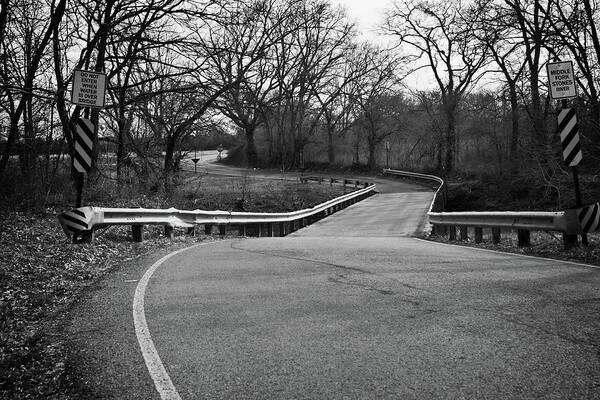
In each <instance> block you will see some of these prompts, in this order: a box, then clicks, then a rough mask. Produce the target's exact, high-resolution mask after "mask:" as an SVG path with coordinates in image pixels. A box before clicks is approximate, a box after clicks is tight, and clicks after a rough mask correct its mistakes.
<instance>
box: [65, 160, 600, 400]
mask: <svg viewBox="0 0 600 400" xmlns="http://www.w3.org/2000/svg"><path fill="white" fill-rule="evenodd" d="M207 168H209V169H211V171H214V169H213V168H214V167H213V166H208V167H207ZM227 168H229V167H227ZM217 169H218V171H220V172H223V171H224V169H222V167H221V166H219V167H218V168H217ZM232 171H235V169H229V172H232ZM237 171H238V173H242V171H240V170H237ZM267 175H268V174H267ZM373 180H374V181H376V182H377V184H378V187H380V183H381V189H382V192H381V193H380V194H378V195H376V196H373V197H371V198H369V199H367V200H365V201H363V202H360V203H357V204H355V205H353V206H351V207H349V208H347V209H345V210H343V211H341V212H339V213H336V214H334V215H333V216H330V217H328V218H326V219H323V220H321V221H319V222H318V223H316V224H314V225H311V226H308V227H306V228H304V229H301V230H299V231H297V232H295V233H294V234H292V235H290V236H288V237H285V238H257V239H240V240H227V241H221V242H216V243H211V244H206V245H203V246H199V247H194V248H191V249H188V250H185V251H183V252H181V253H179V254H177V255H174V256H172V257H171V258H169V259H167V260H165V261H164V262H162V263H160V264H155V266H156V270H155V271H154V272H153V275H152V276H151V278H150V279H149V280H148V284H147V287H146V286H144V287H145V288H146V293H145V296H144V304H145V314H144V316H145V318H146V320H147V324H148V329H149V333H150V336H151V339H152V340H153V343H154V345H155V348H156V351H157V353H158V355H159V356H160V360H161V365H162V366H163V367H164V371H165V372H166V373H167V375H168V377H169V378H170V380H171V382H172V384H173V386H172V387H173V389H174V390H175V392H174V393H176V395H177V396H179V397H180V398H183V399H297V398H298V399H300V398H302V399H382V398H384V399H458V398H462V399H531V398H539V399H550V398H553V399H593V398H600V357H599V356H598V355H599V354H600V336H599V332H600V318H599V316H600V301H599V299H600V273H599V271H598V269H596V268H593V267H588V266H583V265H576V264H568V263H563V262H560V261H554V260H545V259H537V258H528V257H522V256H519V255H509V254H501V253H495V252H487V251H479V250H475V249H471V248H466V247H455V246H448V245H443V244H439V243H433V242H427V241H423V240H420V239H417V238H415V236H419V235H420V234H421V233H422V230H423V227H424V221H425V213H426V210H427V207H428V204H429V202H430V200H431V198H432V191H431V190H428V189H426V188H423V187H419V186H416V185H412V184H407V183H402V182H398V181H385V182H383V181H384V180H383V179H380V178H377V179H376V178H373ZM152 262H154V261H152ZM152 262H150V261H147V262H146V266H145V267H144V266H143V265H140V266H139V268H137V269H136V270H135V271H123V272H121V273H120V274H119V275H118V276H114V277H112V278H111V280H110V281H109V282H108V283H107V284H105V285H103V287H102V289H100V290H99V291H98V292H97V293H96V294H95V295H94V298H93V299H90V300H89V301H88V302H87V303H86V304H87V306H86V307H88V308H87V309H86V312H85V313H81V317H79V318H76V319H75V320H74V321H73V326H72V330H71V333H72V334H73V335H74V336H76V337H78V338H79V339H78V341H79V342H78V343H79V346H81V347H82V348H84V349H85V350H84V351H82V353H83V355H82V357H81V360H82V363H84V364H85V365H86V366H87V368H88V370H89V372H88V373H87V375H86V376H87V377H88V381H89V382H90V383H89V384H90V386H91V387H93V388H96V389H95V390H97V391H103V393H108V394H109V395H108V397H112V396H114V397H117V398H159V395H158V392H157V391H156V389H155V388H154V386H153V381H152V380H151V379H150V378H149V376H150V375H149V374H148V372H147V370H146V369H145V365H144V363H143V360H142V359H141V356H140V353H139V350H138V348H137V346H136V339H135V335H134V332H133V329H132V326H133V325H132V322H131V316H130V314H131V302H132V299H133V297H134V296H133V292H134V290H135V287H136V286H138V290H139V286H140V285H141V283H139V282H138V281H139V279H140V277H141V276H142V275H143V274H144V272H145V271H146V270H147V268H148V266H150V264H152ZM130 280H135V281H136V282H135V283H127V282H129V281H130ZM93 300H95V302H94V301H93ZM85 315H89V316H91V318H90V319H86V318H85ZM151 373H152V376H153V377H154V378H155V379H158V380H159V381H160V379H161V377H160V376H159V377H158V378H157V375H156V370H155V369H152V368H151ZM163 378H164V377H163ZM163 393H164V392H163ZM171 394H173V393H171ZM177 396H175V397H164V398H178V397H177Z"/></svg>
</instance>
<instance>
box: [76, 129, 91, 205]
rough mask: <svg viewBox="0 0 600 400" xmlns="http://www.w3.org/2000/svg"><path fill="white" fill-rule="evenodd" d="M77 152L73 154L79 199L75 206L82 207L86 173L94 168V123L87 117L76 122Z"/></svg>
mask: <svg viewBox="0 0 600 400" xmlns="http://www.w3.org/2000/svg"><path fill="white" fill-rule="evenodd" d="M73 136H74V139H75V153H74V154H73V168H74V169H75V171H77V200H76V201H75V207H81V197H82V194H83V179H84V174H87V173H88V172H89V171H90V169H91V168H92V151H93V148H94V124H92V121H90V120H89V119H86V118H79V119H78V120H77V121H76V122H75V132H73Z"/></svg>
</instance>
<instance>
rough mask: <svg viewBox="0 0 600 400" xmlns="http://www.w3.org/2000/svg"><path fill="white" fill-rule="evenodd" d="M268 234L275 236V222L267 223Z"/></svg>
mask: <svg viewBox="0 0 600 400" xmlns="http://www.w3.org/2000/svg"><path fill="white" fill-rule="evenodd" d="M267 236H269V237H274V236H275V224H274V223H272V224H267Z"/></svg>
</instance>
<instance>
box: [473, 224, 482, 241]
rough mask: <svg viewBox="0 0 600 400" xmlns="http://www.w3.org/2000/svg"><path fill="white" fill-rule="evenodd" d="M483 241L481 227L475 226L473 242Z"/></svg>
mask: <svg viewBox="0 0 600 400" xmlns="http://www.w3.org/2000/svg"><path fill="white" fill-rule="evenodd" d="M481 242H483V228H481V227H479V226H477V227H475V243H481Z"/></svg>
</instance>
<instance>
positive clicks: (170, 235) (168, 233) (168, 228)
mask: <svg viewBox="0 0 600 400" xmlns="http://www.w3.org/2000/svg"><path fill="white" fill-rule="evenodd" d="M173 236H174V235H173V227H172V226H170V225H165V237H168V238H169V239H171V240H173Z"/></svg>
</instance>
